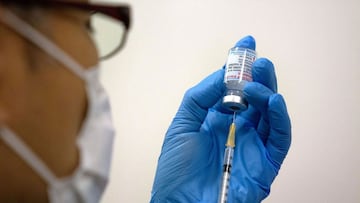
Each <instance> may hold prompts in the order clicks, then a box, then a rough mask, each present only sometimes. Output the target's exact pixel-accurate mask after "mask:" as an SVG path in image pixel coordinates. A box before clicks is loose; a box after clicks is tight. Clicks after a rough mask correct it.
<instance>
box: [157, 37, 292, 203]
mask: <svg viewBox="0 0 360 203" xmlns="http://www.w3.org/2000/svg"><path fill="white" fill-rule="evenodd" d="M237 44H238V45H240V47H245V48H250V49H255V40H254V39H253V38H252V37H251V36H248V37H245V38H243V39H242V40H240V41H239V42H238V43H237ZM252 74H253V80H254V82H249V83H247V84H246V85H245V87H244V95H245V98H246V99H247V101H248V103H249V108H248V109H247V110H246V111H243V112H241V113H238V114H237V116H236V121H235V123H236V126H237V128H236V146H235V149H234V159H233V165H232V170H231V180H230V187H229V194H228V202H230V203H231V202H249V203H254V202H260V201H261V200H263V199H264V198H265V197H267V196H268V194H269V192H270V185H271V184H272V182H273V180H274V178H275V177H276V175H277V174H278V171H279V169H280V166H281V164H282V162H283V160H284V158H285V156H286V154H287V152H288V149H289V146H290V142H291V126H290V119H289V116H288V113H287V110H286V105H285V102H284V99H283V97H282V96H281V95H279V94H277V93H276V92H277V84H276V76H275V72H274V67H273V64H272V63H271V62H270V61H269V60H268V59H265V58H260V59H257V60H256V61H255V62H254V64H253V71H252ZM223 78H224V70H223V69H221V70H218V71H216V72H215V73H213V74H211V75H210V76H208V77H207V78H206V79H204V80H203V81H202V82H200V83H199V84H198V85H196V86H195V87H193V88H191V89H189V90H188V91H187V92H186V94H185V96H184V99H183V101H182V103H181V106H180V108H179V110H178V112H177V114H176V116H175V118H174V119H173V121H172V123H171V125H170V127H169V129H168V131H167V133H166V136H165V140H164V143H163V147H162V151H161V155H160V157H159V160H158V167H157V171H156V177H155V181H154V185H153V189H152V193H151V202H153V203H158V202H159V203H165V202H171V203H174V202H180V203H187V202H189V203H195V202H216V201H217V199H218V193H219V188H220V184H221V179H222V167H223V165H222V162H223V155H224V150H225V142H226V139H227V135H228V131H229V126H230V124H231V122H232V114H231V112H227V111H226V110H224V109H223V108H222V107H221V99H222V96H223V94H224V91H225V85H224V83H223Z"/></svg>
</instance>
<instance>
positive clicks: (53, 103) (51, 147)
mask: <svg viewBox="0 0 360 203" xmlns="http://www.w3.org/2000/svg"><path fill="white" fill-rule="evenodd" d="M5 9H9V8H7V7H4V6H0V15H2V13H3V11H4V10H5ZM15 13H16V14H17V15H18V16H20V17H22V18H23V19H24V20H25V21H26V22H29V23H30V24H31V25H32V26H33V27H34V28H35V29H37V30H38V31H40V32H41V33H43V34H44V35H46V36H47V37H48V38H49V39H51V40H52V41H53V42H54V43H55V44H57V45H58V46H59V47H60V48H61V49H63V50H64V51H65V52H66V53H68V54H69V55H70V56H72V57H73V58H74V59H75V60H76V61H77V62H79V63H80V64H81V65H82V66H83V67H91V66H94V65H96V64H97V63H98V56H97V51H96V48H95V46H94V44H93V42H92V41H91V39H90V37H89V34H88V32H89V31H88V28H87V23H88V20H89V14H88V13H86V12H82V11H79V10H75V9H74V10H71V9H66V10H65V9H57V10H55V9H54V10H44V9H42V8H35V9H33V10H29V9H23V10H16V12H15ZM0 44H1V46H0V123H1V124H5V125H7V126H9V127H10V128H11V129H13V130H14V131H15V132H16V133H17V134H18V135H19V136H20V137H21V139H23V140H24V141H25V142H26V144H27V145H28V146H29V147H30V148H31V149H32V150H33V151H34V152H35V153H36V154H37V155H39V157H40V158H41V159H43V160H44V162H45V163H46V164H47V165H48V166H49V168H50V169H51V170H53V172H54V173H55V174H56V175H57V176H59V177H61V176H66V175H69V174H71V172H72V171H73V170H74V169H75V168H76V166H77V163H78V152H77V148H76V138H77V134H78V132H79V129H80V127H81V125H82V122H83V120H84V117H85V116H86V107H87V99H86V93H85V87H84V82H83V81H82V80H81V79H80V78H78V77H77V76H76V75H74V74H73V73H72V72H70V71H68V69H66V68H65V67H63V65H62V64H60V63H58V62H57V61H56V60H54V59H53V58H52V57H51V56H49V55H48V54H47V53H45V52H43V51H42V50H40V49H39V48H38V47H37V46H36V45H33V44H32V43H31V42H29V41H28V40H26V39H24V38H23V37H21V36H20V35H19V34H18V33H17V32H15V31H14V30H12V29H11V28H9V27H7V26H6V25H3V24H2V23H0ZM0 154H6V156H1V157H0V166H1V167H0V177H1V178H2V179H1V180H2V181H4V183H5V184H3V185H7V184H6V182H7V180H8V182H10V183H12V185H15V186H14V187H11V185H10V186H9V185H8V187H6V188H2V187H1V186H0V200H1V197H2V195H3V194H6V193H8V194H10V193H11V192H12V191H15V190H19V191H18V192H19V193H22V194H24V195H25V194H27V193H34V190H39V191H40V192H39V194H41V193H43V195H42V196H43V197H46V192H45V191H46V186H45V184H44V182H43V181H42V180H41V179H40V178H39V177H38V176H37V175H36V174H34V172H32V170H30V169H29V166H27V165H26V164H24V163H23V162H22V161H21V160H20V159H19V157H18V156H17V155H16V154H15V153H13V151H12V150H11V149H9V148H8V147H7V146H6V145H4V144H3V143H1V141H0ZM12 167H13V168H12ZM14 171H16V174H15V173H13V172H14ZM29 177H32V178H30V179H29ZM27 180H28V181H29V184H27V182H26V181H27ZM30 183H31V184H30ZM27 187H28V188H27ZM2 192H3V193H2ZM34 194H38V193H36V192H35V193H34ZM25 196H26V195H25Z"/></svg>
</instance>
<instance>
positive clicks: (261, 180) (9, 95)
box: [0, 0, 291, 203]
mask: <svg viewBox="0 0 360 203" xmlns="http://www.w3.org/2000/svg"><path fill="white" fill-rule="evenodd" d="M129 12H130V10H129V6H127V5H114V6H112V5H109V4H107V5H100V4H93V3H89V2H88V1H87V0H76V1H60V0H0V41H1V45H2V46H1V47H0V58H1V62H0V77H1V80H0V81H1V83H0V101H1V102H0V104H1V106H0V123H1V127H0V182H1V184H0V202H68V203H71V202H99V201H100V198H101V195H102V193H103V192H104V190H105V187H106V184H107V180H108V176H109V169H110V162H111V151H112V142H113V136H114V130H113V129H114V128H113V126H112V120H111V113H110V112H111V109H110V105H109V101H108V98H107V95H106V92H105V91H104V89H103V87H102V86H101V84H100V82H99V75H98V73H99V68H98V67H97V66H98V63H99V60H100V59H105V58H109V57H111V56H113V55H114V54H116V53H117V52H118V51H119V50H120V49H121V48H122V47H123V45H124V40H125V39H126V33H127V31H128V30H129V28H130V18H129V16H130V14H129ZM97 14H100V15H99V16H103V17H104V16H105V18H107V17H109V18H110V19H112V20H110V21H111V22H112V24H114V27H113V28H114V30H116V29H117V28H119V27H120V28H119V30H121V31H119V32H115V31H113V32H101V31H102V30H96V25H97V24H96V23H95V22H93V21H94V20H95V19H98V17H96V16H97ZM114 20H115V21H114ZM105 21H106V20H105ZM110 21H109V22H110ZM119 25H120V26H119ZM112 30H113V29H112ZM101 33H102V34H104V35H106V34H114V33H115V34H117V35H115V36H111V35H110V37H104V36H101V37H99V36H98V35H99V34H101ZM102 39H106V40H105V41H102ZM109 39H110V40H112V39H114V40H115V41H116V43H115V42H113V41H111V42H110V43H109V42H108V41H107V40H109ZM240 43H241V45H242V46H243V47H247V48H251V49H255V41H254V39H253V38H252V37H245V38H243V39H242V40H241V41H240ZM223 74H224V70H223V69H220V70H218V71H216V72H215V73H213V74H211V75H210V76H209V77H207V78H206V79H205V80H203V81H202V82H200V83H199V84H198V85H197V86H195V87H193V88H191V89H190V90H189V91H187V93H186V94H185V96H184V99H183V101H182V104H181V106H180V108H179V111H178V113H177V114H176V116H175V118H174V120H173V122H172V124H171V125H170V128H169V130H168V132H167V133H166V136H165V140H164V144H163V147H162V151H161V155H160V158H159V161H158V167H157V171H156V177H155V180H154V185H153V189H152V193H151V200H150V201H151V202H214V201H216V199H217V197H216V196H217V192H218V188H219V184H220V175H221V169H220V168H221V167H222V166H221V159H222V153H223V149H224V147H225V146H224V142H225V141H224V140H225V139H226V134H227V128H228V126H229V122H230V120H231V117H232V116H231V114H230V112H227V111H226V110H224V109H222V108H221V105H220V100H221V96H222V94H223V91H224V85H223V83H222V77H223ZM253 78H254V82H249V83H248V84H247V85H246V86H245V89H244V94H245V97H246V99H247V100H248V102H249V104H250V106H249V109H248V110H247V111H244V112H242V113H239V114H238V116H237V118H236V125H237V126H238V128H237V131H236V134H237V139H236V146H237V147H236V151H235V156H234V165H233V169H232V179H231V183H230V191H229V202H259V201H261V200H262V199H264V198H265V197H266V196H267V195H268V194H269V190H270V185H271V183H272V182H273V180H274V178H275V177H276V175H277V173H278V171H279V169H280V166H281V164H282V161H283V160H284V158H285V156H286V154H287V151H288V149H289V146H290V141H291V126H290V119H289V116H288V114H287V110H286V105H285V102H284V100H283V98H282V96H281V95H279V94H277V93H276V92H277V86H276V77H275V73H274V67H273V64H272V63H271V62H270V61H269V60H268V59H264V58H263V59H258V60H257V61H256V62H255V63H254V67H253Z"/></svg>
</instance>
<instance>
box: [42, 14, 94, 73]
mask: <svg viewBox="0 0 360 203" xmlns="http://www.w3.org/2000/svg"><path fill="white" fill-rule="evenodd" d="M48 23H49V24H50V25H51V27H52V28H51V35H50V36H51V38H52V40H53V42H55V43H56V44H57V45H58V46H59V47H60V48H61V49H62V50H63V51H65V52H66V53H67V54H69V55H70V56H71V57H73V58H74V59H75V60H76V61H77V62H79V63H80V64H81V65H83V66H84V68H87V67H91V66H93V65H95V64H97V63H98V54H97V50H96V47H95V45H94V42H93V41H92V39H91V38H90V36H89V34H88V32H87V30H86V28H85V26H84V25H81V24H80V23H79V22H77V21H76V20H72V19H71V18H61V17H54V18H53V20H51V21H49V22H48Z"/></svg>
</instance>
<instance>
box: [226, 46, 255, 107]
mask: <svg viewBox="0 0 360 203" xmlns="http://www.w3.org/2000/svg"><path fill="white" fill-rule="evenodd" d="M255 60H256V52H255V51H254V50H252V49H246V48H241V47H233V48H231V49H230V51H229V55H228V59H227V62H226V66H225V76H224V83H225V85H226V93H225V96H224V97H223V101H222V102H223V106H224V107H225V108H226V109H228V110H231V111H243V110H245V109H247V106H248V104H247V102H246V100H245V99H244V95H243V92H242V89H243V88H244V86H245V84H246V82H248V81H252V74H251V68H252V64H253V63H254V61H255Z"/></svg>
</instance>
